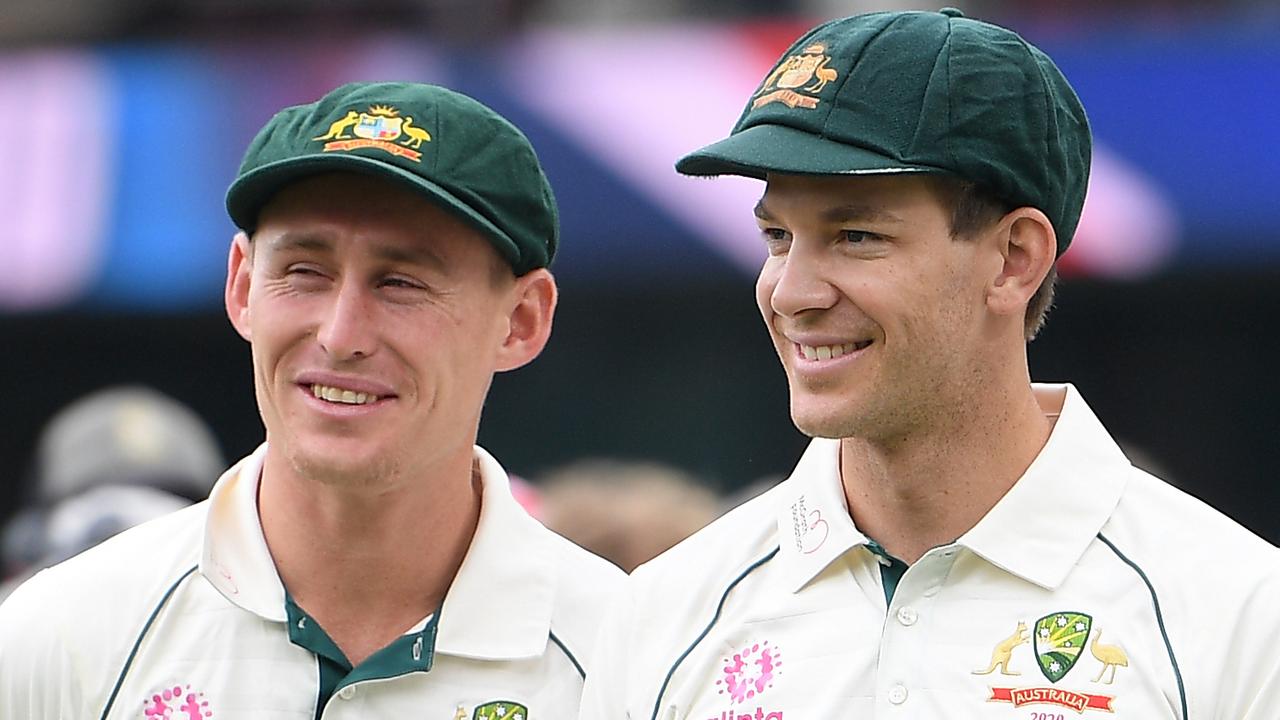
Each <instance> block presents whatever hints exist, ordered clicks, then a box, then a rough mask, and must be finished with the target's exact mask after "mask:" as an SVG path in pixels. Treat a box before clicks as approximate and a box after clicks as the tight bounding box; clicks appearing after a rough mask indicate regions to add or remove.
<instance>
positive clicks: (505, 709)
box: [471, 700, 529, 720]
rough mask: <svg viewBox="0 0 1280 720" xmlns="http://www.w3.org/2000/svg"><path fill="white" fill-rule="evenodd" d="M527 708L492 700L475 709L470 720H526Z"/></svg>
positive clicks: (505, 701) (508, 701)
mask: <svg viewBox="0 0 1280 720" xmlns="http://www.w3.org/2000/svg"><path fill="white" fill-rule="evenodd" d="M528 718H529V708H527V707H525V706H524V705H521V704H520V703H518V702H511V701H510V700H494V701H492V702H487V703H485V704H483V705H480V706H478V707H476V711H475V714H474V715H472V716H471V720H528Z"/></svg>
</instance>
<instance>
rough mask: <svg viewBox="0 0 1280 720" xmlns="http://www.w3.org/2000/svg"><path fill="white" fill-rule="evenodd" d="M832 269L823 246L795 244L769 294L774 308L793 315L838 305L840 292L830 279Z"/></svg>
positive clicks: (779, 311)
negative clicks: (822, 249)
mask: <svg viewBox="0 0 1280 720" xmlns="http://www.w3.org/2000/svg"><path fill="white" fill-rule="evenodd" d="M831 270H832V268H831V267H830V264H829V262H828V260H827V259H826V258H825V257H824V255H823V253H822V251H821V248H815V247H806V246H804V245H801V244H799V243H797V244H794V245H792V247H791V250H790V251H789V252H788V253H787V255H786V257H785V258H784V259H783V260H782V263H781V267H780V268H779V269H778V270H777V273H778V274H777V282H776V283H775V284H774V286H773V291H772V292H771V293H770V296H769V303H770V305H771V306H772V307H773V311H774V312H775V313H777V314H779V315H783V316H786V317H791V316H795V315H799V314H800V313H803V312H804V311H806V310H825V309H827V308H830V307H832V306H833V305H835V304H836V301H837V299H838V295H839V292H838V291H837V290H836V287H835V286H834V285H833V284H832V283H831V281H830V272H831Z"/></svg>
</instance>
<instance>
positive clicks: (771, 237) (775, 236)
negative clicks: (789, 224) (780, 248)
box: [760, 228, 787, 242]
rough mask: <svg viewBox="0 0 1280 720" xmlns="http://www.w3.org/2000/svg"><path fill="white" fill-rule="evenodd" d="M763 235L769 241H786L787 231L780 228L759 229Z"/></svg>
mask: <svg viewBox="0 0 1280 720" xmlns="http://www.w3.org/2000/svg"><path fill="white" fill-rule="evenodd" d="M760 234H761V235H764V239H765V240H768V241H769V242H786V241H787V231H786V230H783V229H782V228H764V229H762V230H761V231H760Z"/></svg>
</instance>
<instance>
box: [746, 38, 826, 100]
mask: <svg viewBox="0 0 1280 720" xmlns="http://www.w3.org/2000/svg"><path fill="white" fill-rule="evenodd" d="M826 52H827V46H826V45H823V44H822V43H814V44H812V45H810V46H808V47H806V48H805V49H804V50H803V51H801V52H800V54H799V55H792V56H790V57H788V58H787V59H786V60H783V61H782V62H780V63H778V67H776V68H774V69H773V72H771V73H769V76H768V77H766V78H765V79H764V82H763V83H762V84H761V85H760V90H758V91H757V92H756V96H757V97H756V99H755V100H753V101H752V102H751V109H752V110H755V109H756V108H758V107H760V106H762V105H768V104H769V103H771V102H780V103H783V104H785V105H786V106H787V107H792V108H794V107H802V108H806V109H808V110H812V109H813V108H816V107H818V98H816V97H813V95H812V94H817V93H820V92H822V89H823V88H825V87H826V86H827V83H830V82H835V79H836V78H837V77H838V76H839V73H837V72H836V70H835V68H831V67H827V63H830V62H831V56H830V55H827V54H826ZM810 80H812V81H813V82H812V84H809V85H805V83H808V82H809V81H810ZM775 87H776V88H779V89H778V90H774V91H773V92H769V91H770V90H773V88H775ZM796 88H799V89H800V92H804V93H812V94H811V95H801V94H800V93H799V92H796V91H795V89H796ZM766 93H767V94H766Z"/></svg>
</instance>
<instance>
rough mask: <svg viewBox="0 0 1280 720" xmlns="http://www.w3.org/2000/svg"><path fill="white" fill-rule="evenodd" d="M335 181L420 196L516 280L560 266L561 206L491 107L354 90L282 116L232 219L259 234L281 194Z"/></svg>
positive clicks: (400, 87) (252, 153)
mask: <svg viewBox="0 0 1280 720" xmlns="http://www.w3.org/2000/svg"><path fill="white" fill-rule="evenodd" d="M338 171H342V172H357V173H364V174H367V175H374V176H377V177H381V178H385V179H387V180H391V181H393V182H397V183H400V184H402V185H404V186H405V187H407V188H409V189H411V190H413V191H415V192H418V193H420V194H421V195H422V196H423V197H425V198H426V199H427V200H429V201H431V202H434V203H436V204H438V205H440V206H441V207H443V208H444V209H446V210H448V211H450V212H452V213H454V214H455V215H457V216H458V217H459V218H460V219H462V220H463V221H464V222H466V223H468V224H469V225H471V226H472V227H474V228H475V229H476V230H478V231H479V232H480V233H481V234H482V235H484V236H485V237H486V238H487V239H488V240H489V241H490V242H492V243H493V245H494V247H496V248H497V249H498V252H499V253H501V254H502V256H503V257H505V258H506V259H507V261H508V262H510V263H511V267H512V269H513V270H514V271H515V274H516V275H523V274H525V273H527V272H529V271H530V270H533V269H535V268H540V267H547V266H548V265H550V264H551V260H552V258H553V257H554V256H555V253H556V245H557V243H558V239H559V232H560V230H559V219H558V214H557V210H556V201H555V197H554V195H552V192H551V185H550V183H549V182H547V177H546V175H545V174H544V173H543V171H542V166H541V165H539V163H538V158H537V156H536V155H535V154H534V152H533V147H532V146H531V145H530V144H529V139H528V138H526V137H525V136H524V133H522V132H520V130H519V129H517V128H516V127H515V126H514V125H512V124H511V123H510V122H508V121H507V120H506V119H505V118H503V117H502V116H500V115H498V114H497V113H495V112H494V111H493V110H490V109H489V108H488V107H486V106H484V105H482V104H481V103H479V102H477V101H475V100H473V99H471V98H469V97H467V96H465V95H461V94H459V93H456V92H453V91H452V90H448V89H446V88H442V87H438V86H435V85H422V84H417V83H351V84H349V85H343V86H342V87H340V88H337V89H336V90H334V91H332V92H330V93H329V94H328V95H325V96H324V97H323V98H320V100H318V101H316V102H314V103H311V104H309V105H297V106H294V107H290V108H285V109H284V110H281V111H280V112H279V113H277V114H276V116H275V117H273V118H271V120H270V122H268V123H267V124H266V126H265V127H263V128H262V130H260V131H259V132H258V135H257V137H255V138H254V139H253V142H252V143H251V144H250V145H249V150H248V151H247V152H246V153H245V156H244V161H243V162H242V163H241V164H240V171H239V173H238V174H237V175H236V179H235V181H234V182H232V183H231V187H230V188H228V189H227V212H228V213H229V214H230V215H231V219H232V220H233V221H234V222H235V224H236V225H237V226H238V227H240V228H241V229H242V230H244V231H245V232H248V233H253V231H254V230H255V229H256V228H257V224H258V214H259V212H261V210H262V208H263V206H265V205H266V204H267V202H268V201H269V200H270V199H271V198H272V197H273V196H274V195H275V194H276V193H277V192H279V191H280V190H281V189H282V188H283V187H284V186H286V185H288V184H290V183H292V182H295V181H297V180H299V179H301V178H303V177H306V176H310V175H316V174H319V173H326V172H338Z"/></svg>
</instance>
